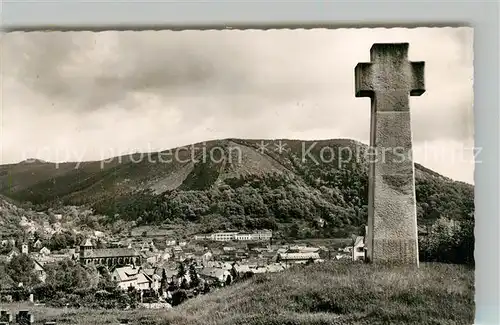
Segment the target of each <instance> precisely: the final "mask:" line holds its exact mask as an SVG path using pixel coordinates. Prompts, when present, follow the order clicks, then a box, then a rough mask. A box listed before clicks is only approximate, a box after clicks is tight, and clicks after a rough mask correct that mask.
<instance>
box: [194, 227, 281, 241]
mask: <svg viewBox="0 0 500 325" xmlns="http://www.w3.org/2000/svg"><path fill="white" fill-rule="evenodd" d="M272 237H273V232H272V231H270V230H259V231H256V232H253V233H240V232H216V233H212V234H201V235H195V236H194V239H195V240H213V241H232V240H237V241H251V240H270V239H271V238H272Z"/></svg>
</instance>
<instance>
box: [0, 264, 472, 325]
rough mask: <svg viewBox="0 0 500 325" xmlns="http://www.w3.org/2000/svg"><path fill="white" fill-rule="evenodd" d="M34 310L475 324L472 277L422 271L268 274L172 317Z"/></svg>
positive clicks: (445, 267) (254, 321)
mask: <svg viewBox="0 0 500 325" xmlns="http://www.w3.org/2000/svg"><path fill="white" fill-rule="evenodd" d="M0 309H9V310H10V311H11V312H17V311H18V310H20V309H29V310H32V311H33V312H34V314H35V322H36V323H38V324H43V323H44V322H45V321H56V322H57V324H75V325H76V324H99V325H105V324H119V322H118V320H119V319H121V318H128V319H129V320H130V323H131V324H144V325H146V324H148V325H156V324H158V325H159V324H171V325H215V324H217V325H243V324H245V325H264V324H269V325H273V324H275V325H320V324H325V325H326V324H355V325H361V324H366V325H376V324H398V325H403V324H422V325H425V324H428V325H431V324H443V325H444V324H449V325H458V324H464V325H465V324H466V325H470V324H473V321H474V269H472V268H469V267H466V266H461V265H451V264H437V263H422V264H421V266H420V268H419V269H405V268H402V267H392V268H391V267H388V266H381V265H378V266H377V265H367V264H353V263H352V262H345V263H344V262H342V263H339V262H327V263H324V264H315V265H309V266H301V267H296V268H292V269H289V270H286V271H285V272H282V273H276V274H262V275H259V276H255V277H254V278H252V279H249V280H246V281H243V282H240V283H236V284H234V285H232V286H229V287H226V288H221V289H219V290H217V291H215V292H212V293H210V294H208V295H205V296H199V297H197V298H194V299H191V300H189V301H187V302H185V303H183V304H181V305H180V306H178V307H175V308H173V309H171V310H144V309H141V310H129V311H118V310H95V309H93V310H90V309H85V308H82V309H55V308H48V307H40V306H36V307H33V306H27V305H16V304H9V305H6V304H3V305H1V308H0Z"/></svg>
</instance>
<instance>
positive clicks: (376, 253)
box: [373, 239, 418, 266]
mask: <svg viewBox="0 0 500 325" xmlns="http://www.w3.org/2000/svg"><path fill="white" fill-rule="evenodd" d="M373 246H374V247H373V261H374V262H375V263H391V264H412V265H415V266H418V243H417V239H374V240H373Z"/></svg>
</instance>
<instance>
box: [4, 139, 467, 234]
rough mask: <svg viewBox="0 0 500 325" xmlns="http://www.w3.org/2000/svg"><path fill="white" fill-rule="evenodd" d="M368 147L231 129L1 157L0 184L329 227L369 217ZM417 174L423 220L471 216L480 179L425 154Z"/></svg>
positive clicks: (136, 205) (49, 200)
mask: <svg viewBox="0 0 500 325" xmlns="http://www.w3.org/2000/svg"><path fill="white" fill-rule="evenodd" d="M367 150H368V146H367V145H365V144H363V143H361V142H359V141H355V140H351V139H330V140H318V141H313V140H311V141H302V140H287V139H274V140H262V139H237V138H226V139H222V140H212V141H206V142H198V143H195V144H192V145H187V146H183V147H178V148H173V149H168V150H163V151H159V152H151V153H135V154H130V155H122V156H119V157H113V158H108V159H106V160H101V161H86V162H74V163H71V162H67V163H58V164H57V168H56V164H54V163H47V162H45V163H44V162H40V161H36V162H35V163H33V164H32V165H30V164H26V163H22V164H9V165H0V194H2V195H5V196H7V197H9V198H11V199H14V200H16V201H18V202H20V203H21V204H34V205H35V206H38V207H39V209H47V208H48V207H53V206H58V205H76V206H87V207H91V208H92V209H93V210H95V211H96V213H99V214H103V215H106V216H108V217H109V222H116V221H117V218H118V219H120V220H125V221H127V222H135V223H139V224H151V223H153V224H161V223H165V222H167V223H169V222H170V223H172V222H179V221H182V222H184V221H186V222H191V223H193V222H194V223H196V224H200V223H201V224H205V230H209V229H216V228H217V229H219V228H231V227H233V228H234V227H236V228H238V227H240V228H259V227H268V228H274V229H282V230H283V229H285V228H286V227H289V226H290V225H291V224H295V228H299V230H300V229H313V232H316V233H325V234H324V235H327V234H326V233H330V234H331V233H332V232H335V231H337V230H339V229H344V228H346V229H347V228H349V229H351V230H352V229H354V228H359V227H361V226H362V225H363V224H364V223H366V220H365V219H366V216H367V209H366V206H367V184H368V179H367V171H368V163H367V160H366V154H367ZM353 154H354V155H353ZM75 166H77V168H75ZM415 178H416V190H417V201H418V211H419V218H420V219H421V220H428V221H429V222H430V221H431V220H435V219H436V218H438V217H439V216H444V215H447V216H448V215H452V217H453V218H457V219H463V218H467V216H468V215H469V214H470V213H471V212H472V211H473V209H474V207H473V206H474V204H473V189H474V187H473V186H472V185H470V184H467V183H464V182H457V181H454V180H452V179H450V178H448V177H445V176H443V175H440V174H438V173H436V172H434V171H432V170H430V169H428V168H426V167H424V166H422V165H420V164H417V163H415ZM429 200H431V201H432V202H434V203H432V204H429V202H428V201H429ZM436 200H437V201H436ZM450 200H451V201H450ZM435 201H436V202H435ZM438 201H439V204H438V203H437V202H438ZM441 201H442V202H441ZM448 201H450V202H451V203H450V202H448ZM440 205H442V206H443V207H441V206H440ZM116 216H118V217H116ZM318 219H324V220H327V224H329V226H328V227H329V228H328V229H329V230H328V231H324V230H323V229H319V228H318V227H317V226H316V225H315V222H316V221H315V220H318ZM207 220H208V221H207ZM214 220H217V222H215V221H214ZM295 230H297V229H295ZM295 230H294V231H293V232H296V231H295Z"/></svg>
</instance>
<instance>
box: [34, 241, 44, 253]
mask: <svg viewBox="0 0 500 325" xmlns="http://www.w3.org/2000/svg"><path fill="white" fill-rule="evenodd" d="M42 247H43V244H42V242H41V241H40V239H37V240H36V242H34V243H33V248H35V249H37V250H38V249H41V248H42Z"/></svg>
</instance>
